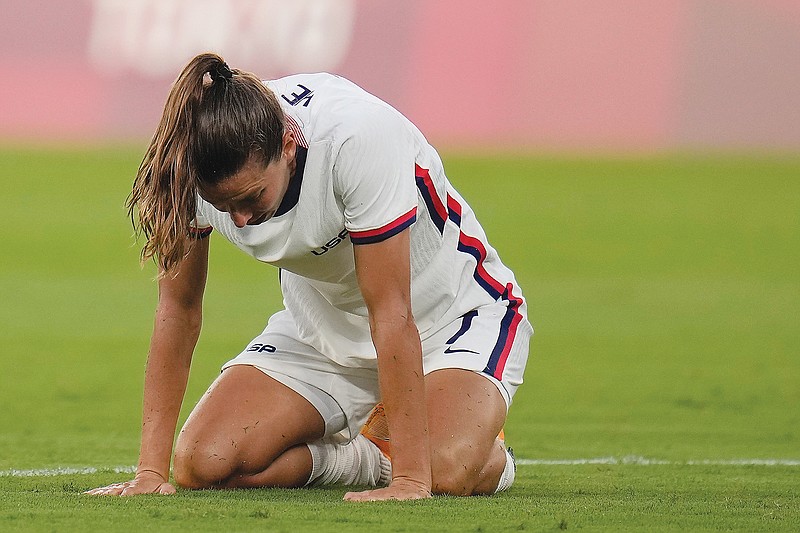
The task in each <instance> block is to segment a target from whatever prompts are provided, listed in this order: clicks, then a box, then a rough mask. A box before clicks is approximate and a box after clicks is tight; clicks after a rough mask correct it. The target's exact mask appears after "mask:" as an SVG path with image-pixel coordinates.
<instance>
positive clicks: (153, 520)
mask: <svg viewBox="0 0 800 533" xmlns="http://www.w3.org/2000/svg"><path fill="white" fill-rule="evenodd" d="M139 156H140V153H139V151H138V150H135V149H134V150H130V149H124V150H123V149H116V150H89V149H83V150H66V149H64V150H34V149H30V150H28V149H6V150H2V151H0V187H2V189H1V190H2V193H0V194H1V196H0V197H1V198H2V210H3V224H2V226H1V227H0V243H1V244H2V258H3V259H2V261H0V301H1V302H2V304H0V324H1V325H0V343H2V357H1V358H0V379H1V380H2V387H0V402H2V405H3V406H4V408H3V409H1V410H0V530H3V531H15V530H47V531H85V530H101V529H122V528H125V529H130V530H142V529H144V528H150V529H153V530H157V531H161V530H192V531H222V530H233V531H247V530H260V531H297V530H315V531H320V532H321V531H341V530H347V531H350V530H353V531H507V530H535V531H543V530H544V531H546V530H563V529H566V530H572V529H582V530H587V531H594V530H603V531H624V530H632V531H644V530H646V531H675V530H682V531H685V530H689V531H720V530H741V531H768V530H772V531H787V530H799V529H800V327H799V326H800V323H799V322H798V318H797V317H798V316H800V273H799V272H800V269H798V265H799V264H800V157H792V158H787V157H783V158H778V157H745V156H735V157H733V156H725V157H723V156H715V157H711V156H708V157H699V156H691V157H690V156H669V157H667V156H665V157H629V158H619V159H611V158H599V157H595V158H576V159H575V158H574V159H570V158H555V157H549V158H548V157H512V156H498V157H486V158H478V157H474V156H471V157H462V156H456V155H452V154H451V155H450V156H448V157H446V158H445V164H446V167H447V168H448V172H449V175H450V176H451V179H452V181H453V182H454V183H455V184H456V186H457V187H458V188H459V190H460V191H461V192H462V193H463V194H464V196H465V197H466V198H467V199H468V200H469V201H470V203H471V204H472V206H473V207H474V208H475V210H476V211H477V213H478V215H479V217H480V218H481V220H482V222H483V224H484V227H485V228H486V230H487V233H488V234H489V238H490V240H491V242H492V243H493V245H494V246H495V247H496V248H497V249H498V250H499V251H500V253H501V255H502V256H503V258H504V260H505V262H506V263H507V264H508V265H509V266H511V267H512V268H513V269H514V270H515V272H516V273H517V278H518V280H519V281H520V283H521V284H522V286H523V289H524V290H525V294H526V296H527V297H528V300H529V305H530V313H531V319H532V322H533V323H534V326H535V327H536V335H535V337H534V341H533V344H532V350H531V359H530V361H529V364H528V369H527V372H526V384H525V385H524V386H523V387H522V388H521V389H520V391H519V393H518V395H517V397H516V399H515V403H514V405H513V407H512V410H511V413H510V417H509V421H508V424H507V426H506V432H507V437H508V441H509V444H511V445H512V446H513V447H514V448H515V450H516V452H517V456H518V457H519V458H520V459H521V463H522V464H520V466H519V469H518V477H517V484H516V485H515V486H514V487H513V488H512V490H510V491H509V492H507V493H505V494H502V495H499V496H496V497H491V498H441V497H440V498H435V499H433V500H430V501H424V502H411V503H400V502H387V503H381V504H371V505H355V504H348V503H344V502H342V501H341V497H342V495H343V493H344V492H345V489H344V488H341V487H335V488H329V489H313V490H253V491H224V492H209V491H199V492H189V491H180V492H179V493H178V495H176V496H174V497H169V498H165V497H141V498H133V499H114V498H103V499H98V498H92V497H88V496H84V495H82V494H81V492H82V491H83V490H85V489H88V488H91V487H94V486H97V485H100V484H106V483H110V482H113V481H115V480H124V479H127V477H128V474H126V473H115V472H114V468H118V467H122V468H129V467H131V466H132V465H134V464H135V462H136V458H137V454H138V437H139V416H140V406H141V387H142V379H143V367H144V360H145V355H146V350H147V345H148V341H149V333H150V327H151V321H152V314H153V308H154V304H155V297H156V294H155V284H154V282H153V276H154V269H153V267H152V265H148V266H147V267H145V268H144V270H142V269H140V267H139V265H138V248H137V247H136V246H134V243H133V240H132V237H131V233H132V232H131V228H130V224H129V222H128V220H127V219H126V214H125V210H124V207H123V203H124V200H125V196H126V195H127V192H128V190H129V185H130V181H131V179H132V176H133V174H134V172H135V170H136V167H137V165H138V159H139ZM212 239H213V240H212V258H211V268H210V276H209V286H208V291H207V296H206V304H205V327H204V331H203V334H202V337H201V340H200V343H199V345H198V348H197V351H196V355H195V361H194V365H193V368H192V376H191V380H190V385H189V391H188V394H187V398H186V402H185V405H184V416H185V415H186V414H188V412H189V410H190V409H191V407H192V405H193V404H194V402H195V401H196V400H197V399H198V398H199V397H200V395H201V394H202V392H203V391H204V390H205V387H206V386H207V385H208V384H209V383H210V382H211V380H212V379H213V378H214V376H215V375H216V374H217V372H218V369H219V366H220V365H221V364H222V363H223V362H224V361H226V360H227V359H228V358H230V357H231V356H232V355H235V354H236V353H238V351H239V350H240V349H241V348H242V346H243V345H244V344H245V343H246V342H247V341H249V340H250V339H251V338H252V337H253V336H255V334H257V333H258V332H259V331H260V330H261V328H262V327H263V325H264V323H265V320H266V317H267V316H268V315H269V314H270V313H271V312H273V311H274V310H276V309H278V307H279V305H280V296H279V292H278V286H277V279H276V278H277V276H276V273H275V270H274V269H272V268H270V267H264V266H262V265H258V264H256V263H255V262H254V261H252V260H248V258H247V257H245V256H244V255H242V254H240V253H239V252H238V251H236V250H235V249H234V248H233V246H231V245H230V244H228V243H227V242H225V241H224V240H223V239H222V238H221V237H219V236H215V237H212ZM595 459H596V461H586V462H585V464H581V463H582V461H583V460H595ZM771 462H774V463H775V464H772V463H771ZM70 468H71V469H77V470H80V469H87V470H85V471H84V473H74V471H72V472H73V473H61V474H59V473H58V470H59V469H70ZM90 468H92V469H96V470H88V469H90ZM67 472H71V471H69V470H67Z"/></svg>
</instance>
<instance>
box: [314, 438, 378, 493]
mask: <svg viewBox="0 0 800 533" xmlns="http://www.w3.org/2000/svg"><path fill="white" fill-rule="evenodd" d="M306 446H308V450H309V451H310V452H311V463H312V466H311V476H309V478H308V482H307V483H306V485H332V484H334V483H342V484H344V485H368V486H370V487H377V486H382V485H387V484H388V483H389V481H391V480H392V463H391V462H390V461H389V459H388V458H387V457H386V456H385V455H383V453H381V451H380V450H379V449H378V447H377V446H375V445H374V444H372V442H370V440H369V439H367V438H366V437H365V436H363V435H359V436H357V437H356V438H355V439H353V440H352V441H350V442H348V443H347V444H330V443H324V442H312V443H311V444H307V445H306Z"/></svg>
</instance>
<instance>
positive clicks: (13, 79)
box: [0, 0, 800, 150]
mask: <svg viewBox="0 0 800 533" xmlns="http://www.w3.org/2000/svg"><path fill="white" fill-rule="evenodd" d="M207 50H211V51H215V52H217V53H220V54H221V55H223V56H224V57H225V58H226V60H227V61H228V63H229V64H230V65H232V66H234V67H237V68H243V69H246V70H250V71H253V72H255V73H256V74H258V75H259V76H261V77H262V78H273V77H278V76H281V75H285V74H289V73H294V72H308V71H319V70H324V71H329V72H335V73H337V74H340V75H343V76H345V77H347V78H350V79H351V80H353V81H355V82H356V83H358V84H359V85H361V86H363V87H364V88H366V89H367V90H369V91H371V92H373V93H375V94H376V95H378V96H380V97H381V98H383V99H385V100H387V101H388V102H390V103H392V104H393V105H394V106H395V107H397V108H398V109H399V110H400V111H402V112H403V113H404V114H405V115H407V116H408V117H409V118H410V119H412V120H413V121H414V122H415V123H416V124H417V125H418V126H419V127H420V128H421V129H422V130H423V132H425V133H426V134H427V135H428V137H429V138H430V139H431V140H432V141H434V142H436V143H437V144H445V145H449V146H489V147H494V148H502V147H513V148H530V149H545V150H546V149H577V150H607V149H612V150H660V149H675V148H687V147H688V148H693V147H700V148H755V149H759V148H777V149H789V150H795V149H798V148H800V127H798V126H797V125H798V124H800V91H798V90H797V87H798V86H800V62H799V61H797V58H798V57H800V2H797V1H796V0H727V1H723V0H717V1H712V0H702V1H701V0H675V1H672V2H663V1H660V0H611V1H608V2H593V1H588V0H586V1H578V0H571V1H570V0H566V1H555V0H499V1H498V2H485V1H478V0H432V1H426V0H406V1H403V2H395V1H390V0H295V1H293V2H285V1H278V0H139V1H130V0H73V1H66V0H65V1H60V2H51V1H45V0H0V59H1V60H2V65H3V67H2V68H3V72H2V74H0V97H1V98H0V138H3V139H11V140H29V141H30V140H34V141H35V140H45V141H52V140H77V141H103V140H120V139H142V138H146V137H147V136H149V135H150V133H151V131H152V130H153V128H154V127H155V125H156V122H157V120H158V117H159V115H160V112H161V108H162V105H163V102H164V100H165V97H166V94H167V91H168V90H169V86H170V84H171V82H172V80H173V79H174V78H175V77H176V75H177V74H178V72H179V70H180V68H181V67H182V66H183V65H184V64H185V63H186V62H187V61H188V60H189V59H190V58H191V57H192V56H193V55H195V54H197V53H199V52H202V51H207Z"/></svg>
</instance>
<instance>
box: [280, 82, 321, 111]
mask: <svg viewBox="0 0 800 533" xmlns="http://www.w3.org/2000/svg"><path fill="white" fill-rule="evenodd" d="M297 86H298V87H299V88H300V89H302V90H301V91H300V92H299V93H291V94H290V96H291V97H292V99H291V100H290V99H289V98H288V97H287V96H286V95H285V94H282V95H281V98H283V99H284V100H286V101H287V102H289V105H290V106H297V105H299V104H300V103H302V104H303V107H308V104H310V103H311V99H312V98H313V97H314V91H312V90H311V89H309V88H308V87H306V86H305V85H301V84H299V83H298V84H297Z"/></svg>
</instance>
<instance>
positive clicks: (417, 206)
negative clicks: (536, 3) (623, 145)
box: [89, 54, 532, 500]
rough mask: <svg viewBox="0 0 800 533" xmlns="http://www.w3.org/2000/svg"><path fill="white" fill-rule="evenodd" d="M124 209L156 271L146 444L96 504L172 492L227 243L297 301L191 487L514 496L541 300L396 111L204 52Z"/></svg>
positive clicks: (175, 90)
mask: <svg viewBox="0 0 800 533" xmlns="http://www.w3.org/2000/svg"><path fill="white" fill-rule="evenodd" d="M129 208H130V212H131V216H132V218H133V219H134V221H135V222H134V225H135V226H136V227H137V228H138V230H139V231H141V232H142V233H144V235H145V236H146V239H147V241H146V243H145V245H144V248H143V250H142V260H143V261H144V260H147V259H148V258H155V259H156V261H157V263H158V266H159V283H158V288H159V297H158V306H157V309H156V318H155V326H154V332H153V336H152V341H151V345H150V353H149V357H148V360H147V367H146V377H145V385H144V413H143V423H142V441H141V452H140V457H139V463H138V469H137V473H136V476H135V479H133V480H132V481H129V482H125V483H117V484H114V485H109V486H107V487H101V488H98V489H94V490H92V491H89V493H91V494H113V495H133V494H142V493H153V492H156V493H162V494H168V493H172V492H174V491H175V488H174V486H173V485H172V484H170V483H169V473H170V457H171V455H172V452H173V438H174V434H175V428H176V424H177V420H178V413H179V410H180V406H181V402H182V399H183V396H184V392H185V388H186V382H187V377H188V373H189V363H190V361H191V358H192V352H193V351H194V347H195V343H196V341H197V339H198V336H199V333H200V324H201V306H202V299H203V292H204V288H205V283H206V272H207V265H208V250H209V244H208V241H209V239H208V238H207V237H208V234H209V233H211V231H212V229H213V230H216V231H217V232H219V233H221V234H222V235H224V236H225V237H226V238H227V239H229V240H230V241H231V242H232V243H234V244H235V245H236V246H238V247H239V248H241V249H242V251H244V252H245V253H247V254H248V255H251V256H252V257H254V258H255V259H257V260H258V261H261V262H264V263H269V264H273V265H276V266H277V267H279V268H280V274H281V275H280V283H281V289H282V291H283V297H284V305H285V309H284V310H282V311H280V312H278V313H276V314H275V315H273V316H272V317H271V318H270V320H269V323H268V324H267V326H266V329H264V331H263V332H262V333H261V334H260V335H259V336H258V337H256V338H255V339H253V340H252V342H251V343H250V344H248V345H247V347H246V348H245V349H244V351H243V352H242V353H241V354H239V355H238V356H237V357H235V358H234V359H233V360H231V361H230V362H228V363H227V364H226V365H225V366H224V367H223V371H222V373H221V374H220V376H219V377H218V379H217V380H216V381H215V382H214V383H213V384H212V385H211V387H210V388H209V390H208V392H207V393H206V394H205V395H204V396H203V398H202V399H201V401H200V402H199V403H198V404H197V406H196V407H195V409H194V411H193V412H192V413H191V415H190V417H189V419H188V420H187V421H186V424H185V426H184V427H183V429H182V430H181V432H180V435H179V436H178V439H177V443H176V445H175V451H174V464H173V475H174V480H175V482H176V483H177V484H178V485H179V486H182V487H186V488H207V487H216V488H222V487H299V486H304V485H312V484H313V485H320V484H329V483H343V484H350V485H362V486H370V487H378V488H375V489H373V490H367V491H364V492H351V493H348V494H347V495H346V496H345V499H348V500H385V499H400V500H403V499H414V498H426V497H429V496H430V495H431V493H440V494H453V495H470V494H490V493H493V492H497V491H500V490H504V489H506V488H507V487H509V486H510V485H511V483H512V482H513V479H514V462H513V457H512V456H511V455H510V453H509V452H508V451H507V450H506V449H505V448H504V443H503V441H502V440H501V438H500V437H499V436H498V435H499V434H500V432H501V430H502V428H503V423H504V421H505V418H506V414H507V410H508V406H509V405H510V403H511V400H512V397H513V395H514V392H515V391H516V389H517V387H518V386H519V385H520V384H521V383H522V375H523V371H524V368H525V363H526V360H527V355H528V343H529V340H530V336H531V334H532V328H531V326H530V324H529V322H528V320H527V318H526V305H525V300H524V299H523V298H522V293H521V291H520V288H519V286H518V285H517V283H516V281H515V279H514V276H513V274H512V272H511V271H510V270H509V269H508V268H506V267H505V266H504V265H503V264H502V263H501V262H500V259H499V258H498V255H497V253H496V252H495V250H494V249H493V248H492V247H491V246H489V244H488V243H487V240H486V236H485V234H484V232H483V230H482V229H481V226H480V225H479V224H478V222H477V221H476V219H475V216H474V214H473V212H472V210H471V209H470V207H469V206H468V205H467V204H466V202H465V201H464V199H463V198H462V197H461V196H460V195H459V194H458V193H457V192H456V191H455V190H454V189H453V187H452V186H451V185H450V183H449V182H448V180H447V178H446V177H445V174H444V170H443V167H442V162H441V160H440V158H439V156H438V154H437V153H436V151H435V150H434V149H433V148H432V147H431V146H430V145H429V144H428V143H427V141H426V140H425V138H424V137H423V135H422V134H421V133H420V132H419V130H417V128H416V127H415V126H414V125H413V124H411V122H409V121H408V120H407V119H406V118H405V117H403V116H402V115H401V114H400V113H398V112H397V111H396V110H394V109H393V108H392V107H390V106H389V105H388V104H386V103H384V102H382V101H381V100H379V99H378V98H376V97H374V96H372V95H371V94H369V93H367V92H365V91H364V90H362V89H360V88H359V87H357V86H355V85H354V84H352V83H350V82H348V81H347V80H344V79H342V78H340V77H337V76H333V75H330V74H307V75H306V74H304V75H296V76H289V77H286V78H282V79H278V80H275V81H268V82H262V81H261V80H259V79H258V78H257V77H256V76H254V75H253V74H250V73H247V72H243V71H240V70H236V69H230V68H229V67H228V66H227V64H226V63H225V62H224V61H223V59H222V58H220V57H219V56H217V55H213V54H202V55H199V56H197V57H195V58H194V59H193V60H192V61H191V62H190V63H189V64H188V65H187V66H186V67H185V68H184V70H183V72H182V73H181V74H180V76H179V77H178V79H177V80H176V82H175V84H174V86H173V87H172V90H171V92H170V94H169V97H168V100H167V103H166V106H165V109H164V114H163V116H162V118H161V122H160V124H159V126H158V129H157V130H156V132H155V134H154V136H153V139H152V141H151V142H150V146H149V147H148V149H147V152H146V155H145V156H144V160H143V161H142V164H141V166H140V168H139V172H138V174H137V176H136V180H135V183H134V186H133V191H132V193H131V196H130V198H129ZM241 312H242V313H248V312H256V313H258V312H259V311H258V310H257V309H256V310H250V309H242V310H241ZM379 402H381V403H382V407H381V406H378V408H376V409H375V410H374V412H373V408H374V407H375V406H376V404H378V403H379ZM370 413H372V416H371V418H370V420H369V422H368V423H367V424H366V426H364V424H365V421H366V420H367V419H368V417H370ZM384 413H385V414H384ZM384 417H385V418H384ZM387 424H388V427H387ZM362 427H363V430H362ZM362 431H363V434H361V432H362ZM389 433H391V438H390V439H389Z"/></svg>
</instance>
